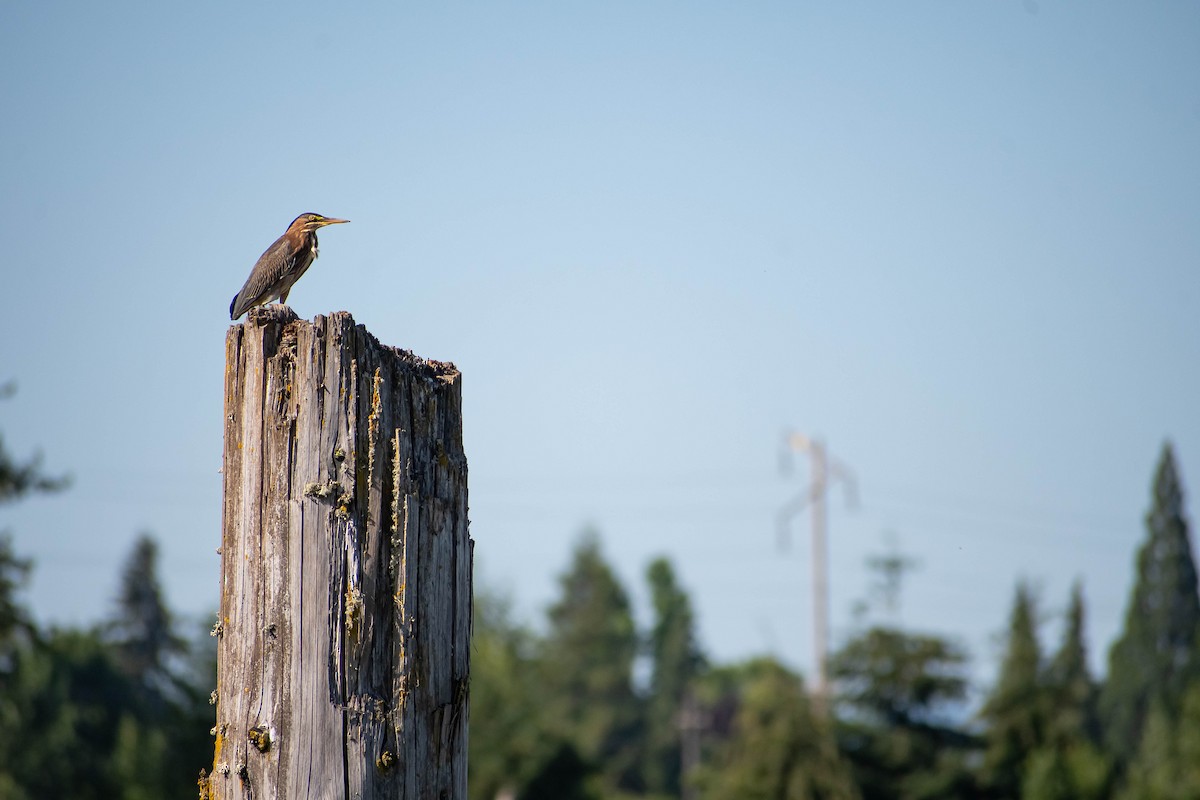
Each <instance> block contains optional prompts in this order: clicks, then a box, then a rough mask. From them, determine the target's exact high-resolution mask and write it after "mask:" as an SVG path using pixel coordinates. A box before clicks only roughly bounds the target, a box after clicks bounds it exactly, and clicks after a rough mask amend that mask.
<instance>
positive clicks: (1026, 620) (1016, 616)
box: [980, 582, 1046, 798]
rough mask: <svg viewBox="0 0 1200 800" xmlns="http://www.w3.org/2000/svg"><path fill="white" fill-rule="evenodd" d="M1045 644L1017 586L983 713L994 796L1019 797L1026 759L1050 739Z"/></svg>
mask: <svg viewBox="0 0 1200 800" xmlns="http://www.w3.org/2000/svg"><path fill="white" fill-rule="evenodd" d="M1041 670H1042V655H1041V645H1040V644H1039V643H1038V636H1037V604H1036V602H1035V601H1034V598H1033V594H1032V592H1031V591H1030V589H1029V586H1028V585H1027V584H1026V583H1024V582H1022V583H1019V584H1018V585H1017V591H1016V597H1015V599H1014V600H1013V609H1012V615H1011V616H1010V618H1009V628H1008V639H1007V645H1006V647H1005V652H1004V660H1003V662H1002V663H1001V666H1000V674H999V676H998V677H997V678H996V685H995V687H994V688H993V689H992V692H991V694H990V695H989V696H988V698H987V700H986V702H985V703H984V705H983V709H982V710H981V711H980V716H981V717H982V718H983V720H984V721H985V723H986V724H987V729H986V731H985V732H984V735H983V738H984V743H985V750H984V755H983V766H982V768H981V776H980V783H981V785H982V786H983V787H984V788H985V791H986V792H987V793H988V795H989V796H991V797H997V798H1015V797H1018V796H1019V794H1020V787H1021V776H1022V772H1023V771H1024V768H1025V761H1026V758H1027V757H1028V756H1029V754H1030V753H1032V752H1033V751H1034V750H1035V749H1037V748H1038V747H1039V746H1041V744H1042V743H1043V741H1045V735H1046V696H1045V692H1044V690H1043V688H1042V686H1041V685H1040V681H1039V679H1040V676H1041Z"/></svg>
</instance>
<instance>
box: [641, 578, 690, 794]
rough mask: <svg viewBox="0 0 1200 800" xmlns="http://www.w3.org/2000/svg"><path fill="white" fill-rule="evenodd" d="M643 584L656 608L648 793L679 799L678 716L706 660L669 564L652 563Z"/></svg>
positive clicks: (648, 718)
mask: <svg viewBox="0 0 1200 800" xmlns="http://www.w3.org/2000/svg"><path fill="white" fill-rule="evenodd" d="M646 580H647V582H648V583H649V584H650V599H651V603H652V604H653V606H654V627H653V629H652V630H651V632H650V641H649V650H650V657H651V672H650V695H649V698H648V699H647V704H646V705H647V708H646V764H645V776H646V788H647V789H648V790H649V791H652V792H659V793H662V794H667V795H671V796H675V797H677V796H679V792H680V778H681V761H680V752H681V750H680V731H679V723H680V719H679V715H680V710H681V709H682V707H683V702H684V697H685V694H686V693H687V692H688V691H690V690H691V683H692V681H693V679H694V678H695V676H696V674H697V673H698V672H699V670H700V669H701V667H702V666H703V663H704V658H703V656H702V655H701V654H700V650H699V648H698V647H697V645H696V639H695V622H694V620H693V617H692V606H691V601H690V600H689V599H688V596H687V593H686V592H684V591H683V589H681V588H680V587H679V584H678V583H677V582H676V580H675V571H674V570H673V569H672V568H671V562H669V561H667V560H666V559H665V558H659V559H656V560H655V561H653V562H652V563H651V564H650V566H649V567H648V568H647V570H646Z"/></svg>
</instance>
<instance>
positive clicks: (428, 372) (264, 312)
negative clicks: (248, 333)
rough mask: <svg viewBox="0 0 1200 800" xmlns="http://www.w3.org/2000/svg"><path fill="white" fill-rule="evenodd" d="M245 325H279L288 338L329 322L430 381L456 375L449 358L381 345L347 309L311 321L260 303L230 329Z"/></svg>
mask: <svg viewBox="0 0 1200 800" xmlns="http://www.w3.org/2000/svg"><path fill="white" fill-rule="evenodd" d="M242 325H245V326H248V327H249V326H253V327H258V328H262V327H266V326H268V325H279V326H282V327H283V328H284V331H283V338H285V339H287V338H292V337H294V332H293V333H292V335H291V337H289V334H288V331H287V329H289V328H292V327H293V326H297V325H301V326H308V327H311V328H324V327H325V326H326V325H328V326H329V327H330V328H331V329H339V328H340V329H342V330H353V329H355V328H357V329H358V332H359V333H360V334H362V335H365V336H367V337H369V338H370V340H371V341H372V342H373V343H374V344H375V346H376V347H378V348H379V349H381V350H388V351H390V352H391V353H392V354H393V355H394V356H395V357H396V358H397V359H398V360H399V361H400V362H401V363H402V364H404V366H405V367H406V368H407V369H408V370H411V371H412V372H413V373H414V374H416V375H418V376H420V377H422V378H426V379H429V380H439V381H444V382H447V383H452V382H454V381H455V380H457V379H458V377H459V372H458V367H456V366H454V364H453V363H452V362H449V361H435V360H433V359H429V358H421V357H420V356H418V355H416V354H415V353H413V352H412V351H411V350H403V349H401V348H399V347H392V346H391V345H385V344H381V343H380V341H379V340H378V339H377V338H375V335H374V334H372V333H371V332H370V331H368V330H367V329H366V327H364V326H362V325H358V324H356V323H355V322H354V317H353V316H351V315H350V312H349V311H334V312H333V313H331V314H330V315H329V316H328V317H326V316H325V315H323V314H318V315H317V316H315V317H313V319H312V321H311V322H309V321H308V320H302V319H300V318H299V317H298V316H296V312H295V311H293V310H292V309H291V308H290V307H289V306H285V305H269V306H259V307H257V308H252V309H250V311H249V313H248V314H247V315H246V321H245V322H237V323H234V324H233V326H231V329H232V328H236V327H240V326H242Z"/></svg>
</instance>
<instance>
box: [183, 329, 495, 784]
mask: <svg viewBox="0 0 1200 800" xmlns="http://www.w3.org/2000/svg"><path fill="white" fill-rule="evenodd" d="M225 355H226V362H225V456H224V482H225V512H224V523H223V533H222V538H221V611H220V619H219V621H218V623H217V626H216V628H215V629H214V634H215V635H217V636H218V637H219V645H218V658H217V691H216V697H217V724H216V728H215V729H214V733H215V735H216V745H215V755H214V758H213V771H212V773H211V774H210V775H208V776H207V777H202V779H201V783H200V788H201V796H202V797H210V798H223V799H226V798H227V799H230V800H232V799H233V798H238V799H239V800H241V799H245V800H249V799H250V798H254V800H265V799H266V798H279V799H280V800H306V799H308V798H311V799H312V800H342V798H345V799H346V800H378V799H379V798H403V799H404V800H410V799H411V800H417V798H421V799H422V800H424V799H425V798H436V799H437V800H442V799H443V798H445V800H461V798H465V797H466V790H467V767H466V764H467V686H468V672H469V664H470V635H471V545H472V543H471V540H470V538H469V537H468V533H467V462H466V458H465V456H464V454H463V447H462V395H461V381H460V375H459V373H458V371H457V370H456V369H455V368H454V366H453V365H452V364H443V363H438V362H434V361H425V360H422V359H420V358H417V357H415V356H413V355H412V354H411V353H409V352H406V351H402V350H397V349H394V348H390V347H386V346H383V345H381V344H379V342H378V341H376V339H375V338H374V337H373V336H371V334H370V333H368V332H367V331H366V330H365V329H364V328H363V327H362V326H361V325H355V324H354V320H353V319H352V318H351V317H350V315H349V314H347V313H345V312H341V313H336V314H333V315H331V316H329V317H320V316H319V317H317V318H316V319H315V320H313V321H312V322H307V321H304V320H299V319H297V317H296V315H295V314H294V313H292V311H291V310H290V309H288V308H282V307H273V308H271V307H269V308H264V309H255V310H252V311H251V312H250V315H249V318H248V320H247V321H246V322H245V323H244V324H240V325H234V326H233V327H231V328H230V329H229V333H228V335H227V337H226V340H225Z"/></svg>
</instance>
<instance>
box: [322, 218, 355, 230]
mask: <svg viewBox="0 0 1200 800" xmlns="http://www.w3.org/2000/svg"><path fill="white" fill-rule="evenodd" d="M349 221H350V220H348V219H330V218H329V217H326V218H325V219H323V220H321V227H322V228H324V227H325V226H326V225H337V224H338V223H340V222H349Z"/></svg>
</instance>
